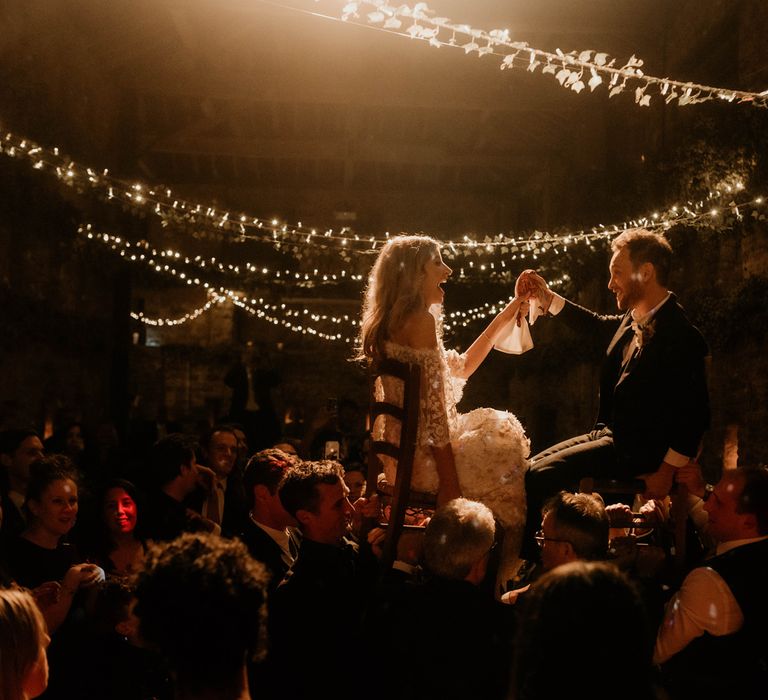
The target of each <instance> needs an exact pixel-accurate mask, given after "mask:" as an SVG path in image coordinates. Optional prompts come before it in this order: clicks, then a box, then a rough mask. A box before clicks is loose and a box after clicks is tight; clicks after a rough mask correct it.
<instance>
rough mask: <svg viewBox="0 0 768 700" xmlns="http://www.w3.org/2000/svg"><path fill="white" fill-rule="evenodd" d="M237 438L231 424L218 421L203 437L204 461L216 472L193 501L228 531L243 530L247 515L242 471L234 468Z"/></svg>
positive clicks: (234, 532) (203, 513) (207, 516)
mask: <svg viewBox="0 0 768 700" xmlns="http://www.w3.org/2000/svg"><path fill="white" fill-rule="evenodd" d="M238 445H239V443H238V439H237V435H236V433H235V431H234V430H233V429H232V428H231V427H230V426H228V425H216V426H214V427H213V428H211V430H209V431H208V432H207V433H206V434H205V435H204V436H203V438H202V440H201V442H200V447H201V448H202V464H204V465H205V466H206V467H208V468H209V469H210V470H211V471H212V472H213V479H211V480H210V482H208V483H206V484H205V487H206V488H205V493H204V494H203V493H200V494H199V496H200V498H199V499H193V503H194V500H199V501H200V502H199V503H194V505H195V510H198V511H199V512H200V513H201V514H202V515H203V517H205V518H207V519H208V520H210V521H211V522H214V523H216V524H217V525H220V526H221V529H222V531H223V532H224V533H225V534H227V535H231V534H236V533H238V532H240V531H241V530H242V527H243V525H244V523H245V519H246V517H247V509H246V507H245V494H244V493H243V481H242V474H241V473H240V472H239V471H238V470H237V469H236V468H235V467H236V464H237V456H238Z"/></svg>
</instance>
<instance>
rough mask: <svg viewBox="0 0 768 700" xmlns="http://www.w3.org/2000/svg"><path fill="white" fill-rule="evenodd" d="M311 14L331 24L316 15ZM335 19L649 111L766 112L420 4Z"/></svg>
mask: <svg viewBox="0 0 768 700" xmlns="http://www.w3.org/2000/svg"><path fill="white" fill-rule="evenodd" d="M281 6H282V5H281ZM311 14H317V15H318V16H321V17H324V18H326V19H336V18H334V17H330V16H327V15H319V13H311ZM363 15H365V17H364V18H363ZM340 17H341V20H342V21H344V22H351V23H354V24H358V25H360V26H365V27H369V26H372V27H375V28H376V29H380V30H382V31H386V32H390V33H393V34H399V35H401V36H405V37H410V38H412V39H418V40H421V41H426V42H427V43H428V44H429V45H430V46H434V47H436V48H440V47H442V46H450V47H455V48H460V49H462V50H463V51H464V53H466V54H475V55H477V56H478V57H482V56H485V55H488V54H491V55H494V56H498V57H500V58H501V69H502V70H505V69H511V68H514V67H515V66H518V67H523V68H525V69H526V70H527V71H529V72H531V73H534V72H536V70H537V69H540V72H541V73H542V74H550V75H552V76H553V77H554V79H555V80H557V81H558V82H559V83H560V85H562V86H563V87H564V88H566V89H569V90H572V91H573V92H576V93H579V92H581V91H582V90H585V89H586V88H587V87H589V89H590V91H594V90H595V89H596V88H598V87H599V86H600V85H603V84H604V85H605V86H606V87H607V88H608V96H609V97H614V96H615V95H618V94H620V93H621V92H624V90H634V98H635V102H636V103H637V104H638V105H639V106H641V107H647V106H649V105H650V103H651V99H652V97H654V96H658V97H659V98H661V99H663V100H664V101H665V102H666V103H667V104H669V103H672V102H676V104H677V105H679V106H681V107H682V106H684V105H691V104H699V103H701V102H708V101H710V100H715V99H717V100H724V101H726V102H737V103H749V104H751V105H754V106H755V107H763V108H765V107H768V90H767V91H764V92H760V93H757V92H747V91H744V90H731V89H729V88H718V87H712V86H710V85H702V84H700V83H693V82H685V81H680V80H672V79H670V78H659V77H655V76H652V75H645V73H644V72H643V70H642V66H643V60H642V59H640V58H637V57H635V56H632V57H631V58H630V59H629V60H628V61H627V62H626V63H625V64H624V65H623V66H617V61H616V59H615V58H611V57H610V56H609V55H608V54H607V53H604V52H599V51H594V50H592V49H589V50H586V51H571V52H569V53H563V52H562V51H560V49H557V50H556V52H555V53H551V52H549V51H542V50H541V49H537V48H534V47H532V46H530V45H529V44H528V43H527V42H523V41H512V39H511V37H510V33H509V30H508V29H492V30H490V31H485V30H483V29H476V28H473V27H471V26H470V25H468V24H464V23H462V24H456V23H454V22H452V21H451V20H450V19H449V18H447V17H439V16H435V12H434V11H433V10H431V9H430V8H429V7H428V6H427V3H425V2H419V3H416V4H415V5H413V7H411V6H409V5H397V6H395V5H390V4H389V3H388V2H387V0H355V1H354V2H345V3H344V4H343V8H342V9H341V13H340Z"/></svg>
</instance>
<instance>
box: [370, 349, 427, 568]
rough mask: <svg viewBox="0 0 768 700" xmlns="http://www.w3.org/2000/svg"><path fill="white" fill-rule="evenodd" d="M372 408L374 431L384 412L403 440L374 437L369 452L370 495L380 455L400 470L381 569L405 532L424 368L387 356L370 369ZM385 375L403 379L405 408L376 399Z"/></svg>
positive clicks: (392, 560)
mask: <svg viewBox="0 0 768 700" xmlns="http://www.w3.org/2000/svg"><path fill="white" fill-rule="evenodd" d="M370 376H371V383H370V389H371V410H370V428H371V431H372V433H373V430H374V427H375V422H376V419H377V418H378V417H379V416H381V415H386V416H391V417H392V418H394V419H396V420H398V421H399V422H400V441H399V444H398V445H393V444H392V443H390V442H386V441H383V440H372V441H371V446H370V451H369V455H368V484H367V488H366V493H367V494H368V495H371V494H372V493H374V491H375V490H376V484H377V480H378V475H379V473H380V472H381V471H382V468H381V467H382V465H381V460H380V458H379V455H382V454H385V455H387V456H389V457H392V458H393V459H395V460H396V461H397V471H396V477H395V484H394V489H393V494H392V504H391V507H390V514H389V522H388V526H387V536H386V539H385V541H384V556H383V557H382V571H387V570H388V569H389V568H390V567H391V565H392V563H393V562H394V561H395V558H396V555H397V543H398V540H399V539H400V535H401V533H402V531H403V523H404V522H405V514H406V510H407V508H408V497H409V492H410V487H411V476H412V473H413V460H414V456H415V454H416V434H417V431H418V425H419V398H420V393H421V367H420V366H419V365H417V364H409V363H405V362H400V361H398V360H393V359H391V358H386V359H383V360H381V361H379V362H378V363H376V365H375V366H374V367H373V368H372V371H371V375H370ZM382 376H392V377H396V378H397V379H400V380H401V381H402V382H403V405H402V407H400V406H396V405H394V404H391V403H388V402H386V401H377V400H376V395H375V386H376V380H377V379H378V378H379V377H382Z"/></svg>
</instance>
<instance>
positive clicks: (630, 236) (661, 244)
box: [611, 228, 672, 287]
mask: <svg viewBox="0 0 768 700" xmlns="http://www.w3.org/2000/svg"><path fill="white" fill-rule="evenodd" d="M624 248H626V249H627V252H628V253H629V260H630V262H631V263H632V267H633V268H637V267H638V266H639V265H642V264H643V263H651V265H653V269H654V270H656V279H657V280H658V282H659V284H660V285H662V286H663V287H666V286H667V282H668V280H669V270H670V268H671V267H672V246H671V245H669V241H667V239H666V238H664V236H662V235H661V234H658V233H653V232H651V231H646V230H645V229H642V228H634V229H630V230H629V231H624V233H622V234H621V235H620V236H618V237H616V238H614V239H613V242H612V243H611V250H612V251H613V252H614V253H618V252H619V251H620V250H622V249H624Z"/></svg>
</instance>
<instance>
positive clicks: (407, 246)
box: [356, 236, 440, 360]
mask: <svg viewBox="0 0 768 700" xmlns="http://www.w3.org/2000/svg"><path fill="white" fill-rule="evenodd" d="M439 253H440V245H439V244H438V242H437V241H436V240H435V239H434V238H430V237H429V236H398V237H397V238H393V239H392V240H391V241H389V242H387V243H386V245H385V246H384V247H383V248H382V249H381V252H380V253H379V257H378V258H376V262H375V263H374V264H373V268H372V269H371V273H370V274H369V275H368V286H367V287H366V290H365V297H364V299H363V309H362V317H361V321H360V335H359V337H358V348H357V358H356V359H359V360H364V359H367V360H373V359H377V358H379V357H381V356H382V355H383V353H384V341H385V340H388V339H389V338H390V337H391V336H392V332H393V331H394V330H396V329H397V328H399V327H401V326H402V325H403V323H404V322H405V320H406V318H408V316H410V315H411V314H412V313H414V312H415V311H418V309H419V308H422V307H423V306H424V297H423V295H422V291H421V288H422V285H423V282H424V275H425V272H424V268H425V266H426V264H427V263H428V262H429V261H430V260H432V259H433V258H434V257H435V256H437V255H438V254H439Z"/></svg>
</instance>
